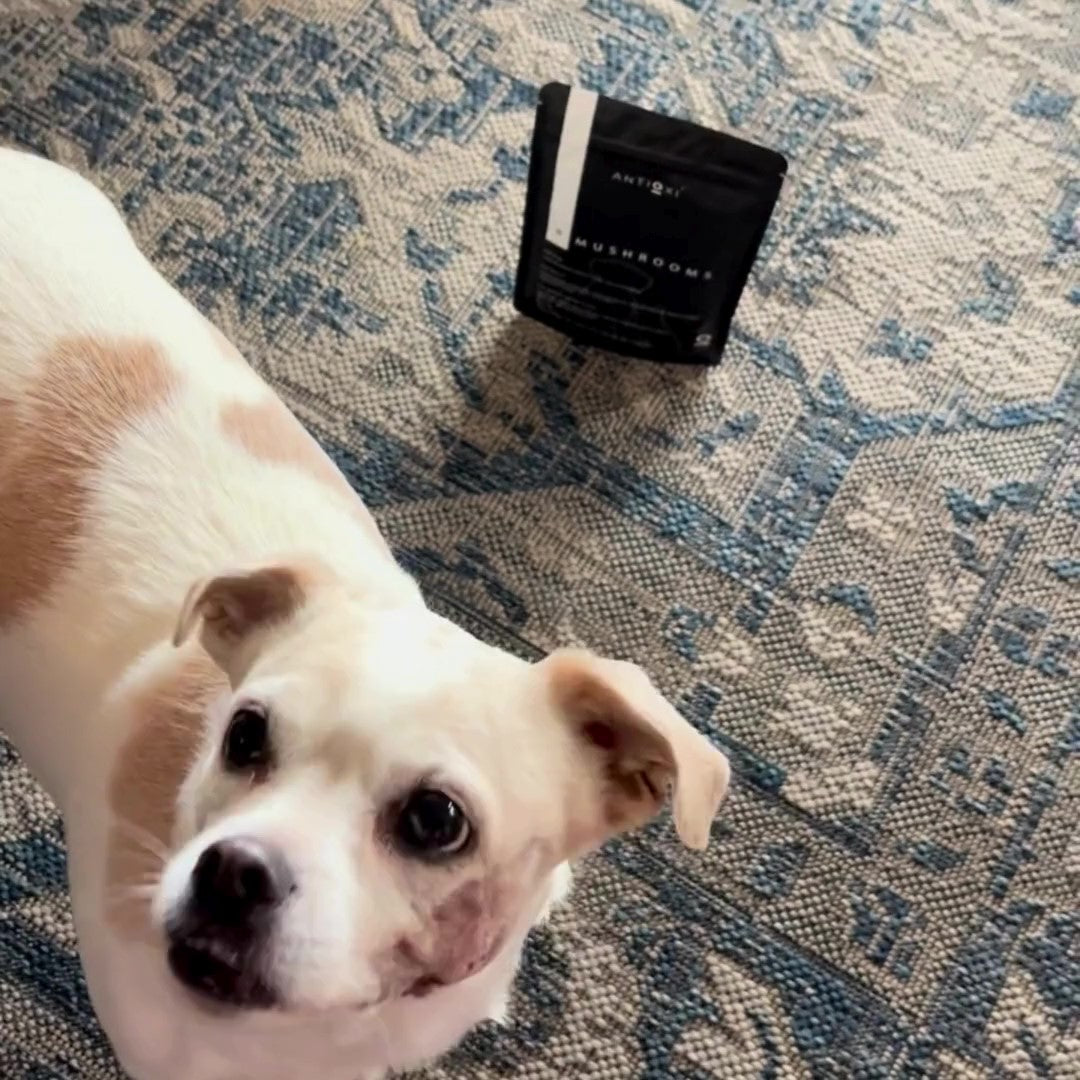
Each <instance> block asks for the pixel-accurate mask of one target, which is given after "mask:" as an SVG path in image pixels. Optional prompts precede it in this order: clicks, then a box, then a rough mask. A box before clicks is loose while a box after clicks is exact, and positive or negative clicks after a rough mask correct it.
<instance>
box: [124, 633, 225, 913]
mask: <svg viewBox="0 0 1080 1080" xmlns="http://www.w3.org/2000/svg"><path fill="white" fill-rule="evenodd" d="M227 689H228V683H227V681H226V679H225V676H224V674H223V673H222V672H221V671H220V669H219V668H218V667H217V666H216V665H215V664H214V663H213V662H212V661H211V660H210V658H209V657H208V656H207V655H206V654H205V653H203V652H201V651H200V652H197V653H195V654H193V655H191V656H188V657H187V658H185V659H184V660H183V661H181V663H180V664H179V665H178V666H177V667H175V668H174V669H173V670H172V671H171V672H170V674H169V676H168V677H167V678H165V679H163V680H161V681H160V682H158V683H156V684H155V685H154V686H152V687H148V688H146V689H145V690H143V691H142V692H141V693H140V694H139V695H138V696H137V697H136V698H135V700H134V701H132V702H131V703H130V705H129V708H130V716H131V729H130V731H129V733H128V736H127V739H126V741H125V742H124V744H123V746H122V747H121V750H120V753H119V755H118V757H117V761H116V767H115V769H114V770H113V774H112V777H111V779H110V783H109V793H108V798H109V809H110V810H111V812H112V824H111V826H110V830H109V841H108V852H107V856H106V883H107V884H106V888H107V890H108V895H107V897H106V905H105V907H106V912H107V918H108V920H109V922H110V924H111V925H112V926H113V927H115V928H116V929H117V930H120V931H122V932H125V933H128V934H137V935H146V934H147V933H149V932H150V923H149V910H150V889H149V888H147V886H150V885H153V884H154V883H156V881H157V879H158V876H159V875H160V873H161V871H162V870H163V868H164V862H163V860H162V857H161V856H162V854H163V853H165V852H171V844H172V842H173V830H174V828H175V825H176V806H177V799H178V796H179V792H180V786H181V784H182V783H183V782H184V779H185V777H186V776H187V774H188V772H189V771H190V769H191V767H192V765H193V763H194V761H195V758H196V757H197V755H198V751H199V747H200V745H201V743H202V739H203V737H204V734H205V731H206V722H207V721H206V711H207V709H208V707H209V705H210V703H211V702H212V701H213V700H214V699H215V698H216V697H217V696H218V695H219V694H221V693H223V692H224V691H226V690H227Z"/></svg>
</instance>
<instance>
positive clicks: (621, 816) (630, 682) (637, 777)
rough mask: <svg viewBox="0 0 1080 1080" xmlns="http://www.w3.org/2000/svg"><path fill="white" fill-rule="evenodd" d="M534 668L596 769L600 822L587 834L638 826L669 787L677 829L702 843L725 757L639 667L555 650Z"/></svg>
mask: <svg viewBox="0 0 1080 1080" xmlns="http://www.w3.org/2000/svg"><path fill="white" fill-rule="evenodd" d="M539 669H540V670H541V671H542V672H543V674H544V677H545V678H546V680H547V685H548V688H549V691H550V694H551V696H552V699H553V700H554V702H555V705H556V707H557V708H558V709H559V711H560V712H561V713H562V715H563V716H564V717H565V718H566V720H567V721H568V722H569V723H570V725H571V726H572V729H573V731H574V734H575V735H576V737H577V738H578V739H579V740H580V743H581V746H582V750H583V754H584V756H585V757H586V759H587V760H588V762H589V767H590V768H591V769H593V770H594V773H595V781H596V783H597V785H598V790H599V793H600V794H599V799H600V804H599V806H600V820H599V821H598V822H596V823H595V827H594V828H593V829H591V830H590V831H591V832H592V836H591V838H590V839H591V840H592V841H593V842H594V843H597V844H599V843H602V842H603V841H604V840H606V839H607V838H608V836H611V835H614V834H615V833H618V832H622V831H624V830H626V829H631V828H634V827H635V826H638V825H641V824H644V822H645V821H647V820H648V819H649V818H651V817H652V816H653V815H654V814H656V813H657V812H658V811H659V809H660V807H661V806H662V805H663V802H664V798H665V795H666V794H667V791H668V789H669V788H670V789H672V803H673V809H674V816H675V828H676V829H677V831H678V833H679V837H680V838H681V839H682V841H683V843H684V844H686V845H687V846H688V847H692V848H698V849H703V848H705V847H706V846H707V845H708V842H709V831H710V826H711V824H712V820H713V818H714V817H715V816H716V812H717V810H718V809H719V807H720V803H721V802H723V800H724V796H725V795H726V794H727V789H728V781H729V778H730V773H731V771H730V768H729V766H728V760H727V758H726V757H725V756H724V755H723V754H722V753H721V752H720V751H719V750H717V749H716V747H714V746H713V745H712V743H710V742H709V741H708V740H707V739H706V738H705V737H704V736H703V735H701V734H700V733H699V732H698V731H697V730H695V729H694V728H693V727H692V726H691V725H690V724H689V723H687V721H686V720H684V719H683V717H682V716H680V715H679V713H678V712H677V711H676V709H675V708H674V707H673V706H672V705H671V704H669V703H668V702H667V701H666V700H665V699H664V697H663V696H662V695H661V694H660V692H659V691H658V690H657V689H656V688H655V687H654V686H653V685H652V683H651V682H650V681H649V678H648V676H647V675H646V674H645V672H643V671H642V670H641V668H639V667H637V666H635V665H634V664H628V663H624V662H621V661H617V660H603V659H600V658H599V657H596V656H593V655H592V654H590V653H586V652H578V651H569V650H567V651H561V652H557V653H554V654H552V655H551V656H549V657H548V658H547V659H546V660H544V661H542V662H541V663H540V665H539Z"/></svg>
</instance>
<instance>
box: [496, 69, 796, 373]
mask: <svg viewBox="0 0 1080 1080" xmlns="http://www.w3.org/2000/svg"><path fill="white" fill-rule="evenodd" d="M786 171H787V162H786V161H785V160H784V158H783V156H782V155H781V154H778V153H776V152H775V151H773V150H766V149H765V148H764V147H760V146H755V145H754V144H752V143H748V142H744V141H743V140H742V139H737V138H735V137H734V136H732V135H725V134H722V133H721V132H716V131H709V130H708V129H707V128H703V127H700V126H698V125H697V124H692V123H689V122H688V121H686V120H675V119H672V118H670V117H666V116H660V115H658V114H656V113H651V112H649V111H648V110H646V109H640V108H637V107H636V106H634V105H625V104H623V103H622V102H619V101H612V100H611V99H610V98H605V97H600V96H599V95H597V94H595V93H592V92H591V91H587V90H580V89H578V88H576V87H575V88H570V87H568V86H564V85H562V84H559V83H551V84H549V85H547V86H545V87H544V88H543V90H541V91H540V105H539V109H538V111H537V116H536V128H535V130H534V132H533V141H532V158H531V162H530V166H529V190H528V196H527V199H526V207H525V232H524V236H523V237H522V244H521V258H520V262H519V264H518V275H517V286H516V289H515V294H514V304H515V306H516V307H517V309H518V311H520V312H522V313H523V314H525V315H529V316H531V317H532V318H534V319H538V320H539V321H540V322H543V323H546V324H547V325H548V326H551V327H553V328H554V329H556V330H559V331H561V332H562V333H564V334H567V335H568V336H569V337H571V338H573V339H574V340H576V341H579V342H581V343H583V344H587V345H595V346H598V347H600V348H603V349H610V350H612V351H613V352H618V353H622V354H624V355H626V356H638V357H643V358H646V359H650V360H661V361H675V362H683V363H697V364H715V363H717V362H718V361H719V359H720V355H721V353H722V352H723V350H724V343H725V341H726V340H727V335H728V329H729V327H730V325H731V317H732V315H733V313H734V311H735V306H736V304H737V303H738V302H739V296H740V294H741V293H742V289H743V285H744V284H745V283H746V278H747V276H748V275H749V273H750V268H751V266H752V265H753V262H754V257H755V256H756V254H757V250H758V247H759V245H760V244H761V238H762V236H764V234H765V229H766V226H767V225H768V224H769V216H770V215H771V213H772V210H773V207H774V206H775V205H776V199H777V196H778V195H779V194H780V186H781V184H782V183H783V180H784V174H785V172H786Z"/></svg>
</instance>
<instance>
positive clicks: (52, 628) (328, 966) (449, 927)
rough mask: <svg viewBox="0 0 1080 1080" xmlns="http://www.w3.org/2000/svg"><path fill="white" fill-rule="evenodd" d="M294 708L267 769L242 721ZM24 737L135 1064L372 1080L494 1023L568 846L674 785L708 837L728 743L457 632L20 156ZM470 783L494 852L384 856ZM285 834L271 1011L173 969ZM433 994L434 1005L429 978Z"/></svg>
mask: <svg viewBox="0 0 1080 1080" xmlns="http://www.w3.org/2000/svg"><path fill="white" fill-rule="evenodd" d="M248 702H257V703H259V705H260V707H264V708H265V709H266V710H267V711H268V712H269V714H270V721H271V730H272V737H273V740H274V742H273V745H274V759H273V767H272V768H269V769H266V770H262V771H259V772H258V773H252V774H250V775H243V776H236V775H233V774H232V773H230V772H229V771H227V770H226V769H225V768H224V767H223V764H222V750H221V747H222V740H223V733H224V732H225V730H226V727H227V725H228V723H229V721H230V717H231V716H232V715H233V713H234V710H236V709H237V708H238V707H239V706H241V705H243V704H245V703H248ZM0 721H2V723H3V725H4V728H5V730H6V732H7V734H8V735H9V736H10V737H11V738H12V739H13V740H14V742H15V744H16V746H17V747H18V749H19V750H20V751H21V753H22V755H23V756H24V758H25V760H26V761H27V763H28V764H29V766H30V767H31V769H32V770H33V771H34V772H35V773H36V774H37V776H38V777H39V778H40V779H41V780H42V782H43V783H44V784H45V785H46V787H47V788H48V790H49V791H50V792H51V794H52V795H53V796H54V798H55V799H56V801H57V803H58V804H59V806H60V808H61V810H62V812H63V813H64V815H65V818H66V823H67V830H68V840H69V850H70V878H71V889H72V900H73V904H74V910H75V918H76V925H77V929H78V933H79V940H80V950H81V953H82V957H83V962H84V965H85V969H86V974H87V978H88V980H89V985H90V991H91V995H92V998H93V1002H94V1005H95V1008H96V1009H97V1011H98V1014H99V1016H100V1018H101V1020H102V1022H103V1025H104V1027H105V1030H106V1031H107V1033H108V1035H109V1037H110V1039H111V1040H112V1042H113V1044H114V1046H115V1048H116V1050H117V1053H118V1055H119V1057H120V1060H121V1062H122V1063H123V1065H124V1067H125V1068H126V1069H127V1070H128V1072H129V1073H130V1074H131V1075H132V1076H133V1077H135V1078H136V1080H241V1078H246V1077H259V1078H260V1080H277V1078H280V1080H286V1078H287V1080H295V1078H296V1077H299V1076H316V1077H319V1078H320V1080H356V1078H357V1077H358V1076H360V1077H362V1078H365V1080H372V1078H378V1077H382V1076H383V1075H384V1073H385V1072H386V1071H387V1070H389V1069H397V1068H407V1067H410V1066H412V1065H414V1064H417V1063H420V1062H422V1061H424V1060H426V1059H429V1058H431V1057H433V1056H436V1055H438V1054H440V1053H442V1052H443V1051H444V1050H446V1049H447V1048H449V1047H450V1046H452V1045H453V1044H454V1043H455V1042H456V1041H457V1040H458V1039H459V1038H461V1036H462V1035H463V1034H464V1033H465V1032H466V1031H468V1029H469V1028H470V1027H472V1026H473V1025H474V1024H476V1023H477V1022H479V1021H480V1020H482V1019H484V1018H486V1017H498V1016H500V1015H501V1012H502V1010H503V1007H504V1002H505V1000H506V996H507V993H508V989H509V986H510V983H511V980H512V978H513V974H514V971H515V968H516V965H517V961H518V956H519V953H520V949H521V946H522V942H523V940H524V938H525V935H526V933H527V932H528V929H529V928H530V926H531V925H533V924H534V923H535V922H536V921H537V920H538V919H540V918H542V917H543V914H544V913H545V911H546V910H547V909H548V907H549V906H550V904H551V903H552V902H553V901H554V900H556V899H558V898H559V896H560V894H561V892H562V891H563V890H564V888H565V884H566V881H567V873H566V870H565V865H566V863H567V862H568V861H569V860H572V859H574V858H575V857H577V856H580V855H581V854H583V853H585V852H587V851H589V850H590V849H593V848H595V847H597V846H598V845H599V844H600V843H602V842H603V841H604V840H605V838H607V837H608V836H610V835H612V834H613V833H615V832H618V831H620V830H624V829H628V828H632V827H634V826H637V825H639V824H641V823H642V822H644V821H645V820H646V819H647V818H649V817H651V816H652V815H653V814H655V813H656V811H657V810H658V809H659V806H660V803H661V801H662V799H663V796H664V792H665V791H666V790H667V789H668V788H669V787H671V788H672V789H673V792H674V796H673V797H674V814H675V822H676V826H677V828H678V831H679V833H680V835H681V836H682V838H683V840H684V841H685V842H687V843H688V844H690V845H691V846H694V847H703V846H704V845H705V843H706V841H707V838H708V834H709V826H710V822H711V820H712V818H713V816H714V814H715V812H716V809H717V807H718V805H719V803H720V802H721V800H722V798H723V796H724V793H725V791H726V789H727V782H728V767H727V762H726V760H725V758H724V757H723V756H722V755H721V754H720V753H719V752H718V751H717V750H715V749H714V748H713V747H711V746H710V745H709V744H708V742H706V740H705V739H703V738H702V737H701V736H700V735H698V734H697V733H696V732H695V731H694V730H693V729H692V728H691V727H689V725H687V724H686V723H685V722H684V721H683V720H682V719H681V718H680V717H679V716H678V714H677V713H676V712H675V710H674V709H672V708H671V706H670V705H668V704H667V703H666V702H665V701H664V700H663V699H662V698H661V697H660V695H659V694H658V693H657V691H656V690H654V689H653V687H652V686H651V684H650V683H649V681H648V679H647V678H646V677H645V676H644V675H643V674H642V673H641V672H640V671H639V670H638V669H637V668H635V667H633V666H631V665H629V664H624V663H618V662H615V661H609V660H601V659H598V658H596V657H594V656H592V655H589V654H584V653H572V652H565V653H556V654H554V655H553V656H551V657H550V658H548V659H547V660H545V661H543V662H541V663H539V664H535V665H530V664H527V663H524V662H523V661H520V660H518V659H516V658H514V657H512V656H509V655H507V654H505V653H502V652H500V651H498V650H496V649H493V648H491V647H488V646H486V645H484V644H482V643H481V642H479V641H477V640H475V639H474V638H472V637H470V636H469V635H467V634H466V633H464V632H463V631H462V630H460V629H458V628H457V627H455V626H453V625H451V624H450V623H448V622H446V621H444V620H443V619H441V618H439V617H437V616H436V615H434V614H433V613H432V612H430V611H429V610H428V609H427V608H426V607H425V606H424V604H423V602H422V600H421V597H420V594H419V591H418V589H417V587H416V585H415V584H414V582H413V581H412V580H411V579H410V578H409V577H407V576H406V574H405V573H403V572H402V570H401V569H400V568H399V567H398V566H397V565H396V564H395V562H394V561H393V559H392V557H391V555H390V552H389V549H388V548H387V545H386V544H385V542H384V541H383V540H382V538H381V537H380V535H379V533H378V531H377V529H376V528H375V525H374V522H373V521H372V519H371V517H370V515H369V514H368V513H367V511H366V510H365V509H364V507H363V506H362V505H361V503H360V501H359V500H358V499H357V497H356V496H355V494H354V493H353V491H352V490H351V489H350V487H349V485H348V484H347V482H346V481H345V480H344V478H343V477H342V476H341V475H340V474H339V473H338V471H337V470H336V469H335V468H334V466H333V465H332V464H331V462H330V461H329V460H328V459H327V458H326V457H325V456H324V455H323V453H322V451H321V450H320V449H319V447H318V445H317V444H316V443H315V442H314V441H313V440H312V439H311V438H310V436H309V435H308V434H307V433H306V432H305V430H304V429H303V428H302V426H301V425H300V424H299V423H298V422H297V421H296V420H295V419H294V417H293V416H292V415H291V414H290V413H289V412H288V411H287V410H286V409H285V407H284V406H283V405H282V404H281V402H280V401H279V400H278V399H277V398H276V397H275V396H274V395H273V394H272V392H271V391H270V390H269V389H268V388H267V387H266V385H265V384H264V383H263V382H262V381H261V380H260V379H259V378H258V377H257V376H256V375H255V374H254V372H253V371H252V369H251V368H250V367H248V365H247V364H246V363H245V361H244V360H243V359H242V358H241V357H240V355H239V354H238V352H237V351H236V350H235V349H234V348H233V347H232V346H231V345H230V344H229V343H228V342H227V341H226V340H225V339H224V338H223V336H222V335H221V334H220V333H219V332H218V331H217V330H216V329H215V328H214V327H213V326H212V325H211V324H210V323H209V322H207V321H206V320H205V319H204V318H203V317H202V316H201V315H200V314H199V313H198V312H197V311H196V310H195V309H194V308H193V307H192V306H191V305H189V304H188V303H187V302H186V301H185V300H184V299H183V298H182V297H181V296H180V295H179V294H178V293H177V292H176V291H175V290H173V289H172V288H171V287H170V286H169V285H168V284H167V283H166V282H165V281H164V279H163V278H162V277H161V276H160V275H159V274H158V273H157V272H156V271H155V270H154V268H153V267H152V266H151V265H150V264H149V262H148V261H147V260H146V259H145V258H144V257H143V256H142V255H141V254H140V253H139V251H138V250H137V248H136V246H135V244H134V242H133V240H132V238H131V236H130V234H129V233H128V231H127V229H126V227H125V226H124V224H123V222H122V220H121V218H120V216H119V215H118V214H117V212H116V210H115V209H114V208H113V206H112V205H111V204H110V203H109V202H108V201H107V200H106V198H105V197H104V196H103V195H102V194H101V193H100V192H99V191H97V190H96V189H95V188H94V187H93V186H91V185H90V184H89V183H87V182H86V181H85V180H82V179H80V178H79V177H78V176H77V175H76V174H75V173H73V172H70V171H68V170H66V169H64V168H61V167H59V166H57V165H54V164H51V163H48V162H46V161H43V160H41V159H38V158H35V157H32V156H29V155H25V154H21V153H16V152H14V151H8V150H0ZM420 783H423V784H425V785H429V786H437V787H438V788H440V789H441V790H444V791H446V792H448V793H451V794H453V796H454V798H455V799H456V800H457V801H458V802H459V803H460V805H461V806H462V807H464V808H465V809H466V811H467V813H468V815H469V817H470V820H471V821H472V823H473V826H474V830H475V843H474V845H472V847H470V849H469V850H468V851H466V852H464V853H462V854H461V855H460V856H458V857H456V858H454V859H451V860H449V861H447V862H445V863H440V864H439V865H430V864H428V863H425V862H423V861H418V860H416V859H414V858H410V857H408V856H407V855H405V854H403V853H402V852H401V851H400V850H398V849H397V848H396V847H395V846H394V844H393V843H390V842H388V840H387V829H388V824H387V822H388V815H389V814H392V808H393V806H394V805H396V803H395V800H400V799H401V797H402V794H403V793H405V792H408V791H409V790H410V789H412V788H414V787H415V786H416V785H417V784H420ZM237 836H244V837H256V838H258V839H259V840H260V841H262V842H264V843H266V844H269V845H273V846H274V848H275V849H276V850H278V851H280V852H281V853H282V855H283V857H284V859H285V860H286V861H287V862H288V864H289V866H290V867H291V872H292V875H293V877H294V878H295V882H296V888H295V890H294V892H293V894H291V896H290V899H289V901H288V903H287V904H286V905H285V906H284V907H283V908H282V910H280V911H279V912H277V913H276V915H275V921H274V923H273V927H272V934H271V936H270V938H269V944H268V946H267V949H266V950H265V955H262V954H260V958H259V960H258V962H259V964H260V968H259V973H260V978H262V979H264V980H265V981H266V983H267V984H268V985H269V986H270V987H271V988H272V990H273V997H274V1001H273V1004H272V1006H271V1007H266V1008H225V1007H219V1006H218V1005H217V1004H215V1003H212V1002H209V1001H207V1000H204V999H203V998H202V997H200V996H199V995H197V994H195V993H193V992H192V991H190V990H188V989H186V988H185V987H183V986H182V985H181V984H180V982H179V981H178V980H177V979H176V978H174V976H173V975H172V974H171V973H170V970H169V967H168V964H167V961H166V954H167V950H166V932H167V927H168V926H169V925H170V919H171V918H173V917H174V915H175V913H176V911H177V910H178V909H179V908H181V907H182V906H183V905H184V904H185V903H186V902H187V899H186V898H187V897H188V893H189V891H190V885H189V882H190V879H191V874H192V870H193V867H194V865H195V862H196V860H197V859H198V857H199V856H200V854H201V853H202V852H203V851H205V849H206V848H207V846H208V845H209V844H211V843H212V842H214V841H215V840H218V839H220V838H224V837H237ZM421 987H422V988H423V989H424V990H425V991H427V992H425V993H423V994H421V993H420V990H419V988H421Z"/></svg>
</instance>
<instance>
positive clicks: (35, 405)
mask: <svg viewBox="0 0 1080 1080" xmlns="http://www.w3.org/2000/svg"><path fill="white" fill-rule="evenodd" d="M174 382H175V378H174V374H173V372H172V371H171V370H170V368H169V367H168V365H167V362H166V360H165V357H164V355H163V354H162V352H161V350H160V348H158V346H156V345H155V344H153V343H152V342H147V341H137V340H131V339H126V340H98V339H94V338H67V339H64V340H62V341H60V342H59V343H57V345H56V346H55V347H54V348H53V349H52V350H51V351H50V353H49V354H48V356H46V357H45V358H44V360H43V373H42V375H41V377H40V379H39V380H38V381H37V382H36V383H35V385H34V386H33V387H32V388H31V389H30V391H29V392H28V393H27V395H26V396H25V399H24V400H22V401H20V403H19V406H18V409H17V410H16V408H15V407H14V406H13V405H12V403H10V402H9V403H5V404H4V405H3V409H2V410H0V459H2V461H3V468H2V471H0V627H3V626H4V624H5V623H7V622H10V621H12V620H14V619H16V618H18V617H20V616H21V615H23V614H24V613H25V612H26V611H27V610H29V609H31V608H32V607H34V606H35V605H36V604H39V603H41V602H42V600H43V599H44V598H45V597H46V596H47V594H48V593H49V592H50V590H52V589H53V588H54V587H55V586H56V584H57V582H58V581H59V580H60V578H61V577H62V576H63V574H64V573H65V571H67V570H68V569H69V567H70V566H71V563H72V561H73V560H74V558H75V554H76V542H77V540H78V538H79V535H80V534H81V532H82V530H83V522H84V518H85V516H86V512H87V505H88V502H89V495H90V480H91V477H92V476H93V475H94V473H95V472H96V471H97V470H98V469H99V468H100V467H101V464H102V461H103V459H104V458H105V457H106V456H107V455H108V454H109V453H110V452H111V451H112V449H113V448H114V447H115V445H116V442H117V440H118V438H119V437H120V434H121V433H122V431H123V429H124V427H125V426H126V425H127V424H129V423H130V422H131V421H132V420H133V419H134V418H136V417H138V416H140V415H142V414H144V413H146V412H148V411H149V410H150V409H152V408H154V407H155V406H156V405H158V404H160V403H161V402H162V401H164V400H165V398H166V397H167V396H168V394H169V391H170V390H171V388H172V387H173V385H174Z"/></svg>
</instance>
